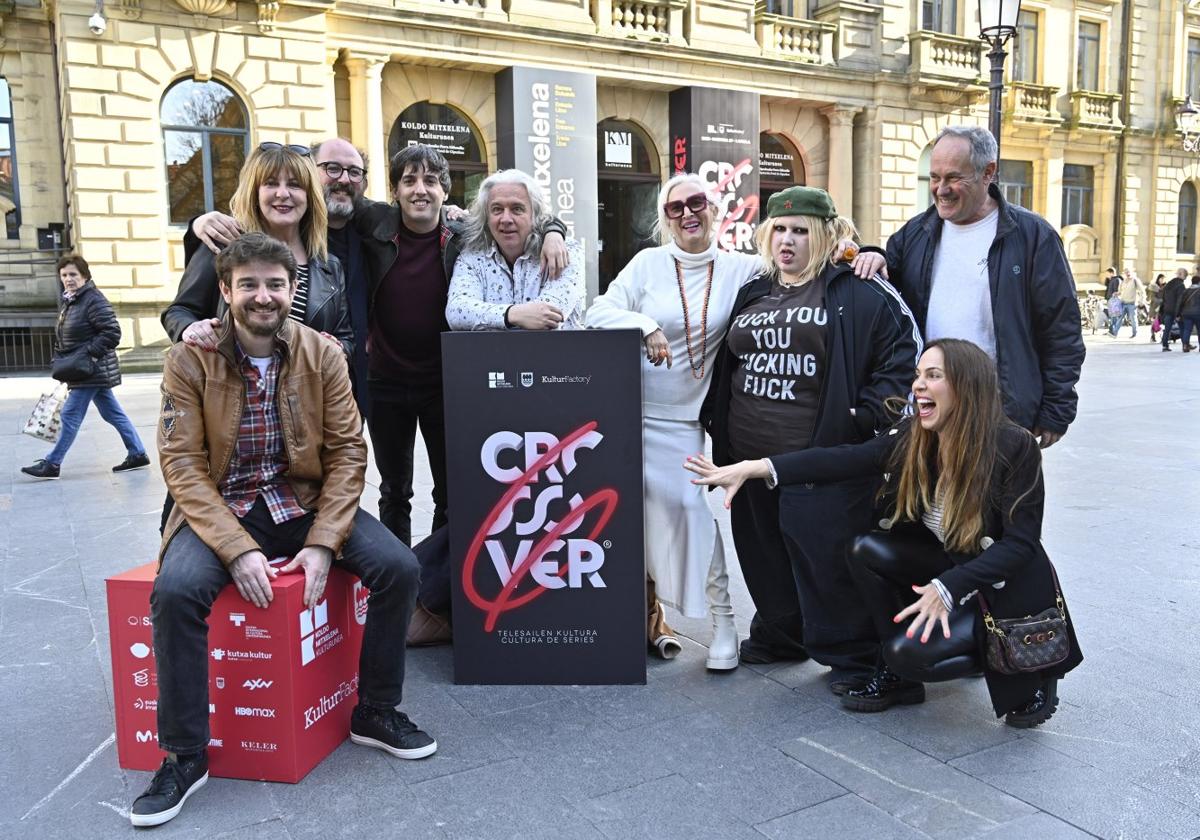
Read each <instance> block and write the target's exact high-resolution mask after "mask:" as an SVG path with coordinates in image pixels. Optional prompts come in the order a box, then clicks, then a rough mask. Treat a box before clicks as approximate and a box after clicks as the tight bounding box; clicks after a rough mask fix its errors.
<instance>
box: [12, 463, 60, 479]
mask: <svg viewBox="0 0 1200 840" xmlns="http://www.w3.org/2000/svg"><path fill="white" fill-rule="evenodd" d="M21 472H23V473H25V475H31V476H33V477H34V478H48V479H57V478H58V473H59V466H58V464H51V463H50V462H49V461H46V460H40V461H34V462H33V466H32V467H21Z"/></svg>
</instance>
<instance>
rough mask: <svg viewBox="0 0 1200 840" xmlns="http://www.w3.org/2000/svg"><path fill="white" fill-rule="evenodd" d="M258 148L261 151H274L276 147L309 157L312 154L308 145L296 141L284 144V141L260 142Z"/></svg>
mask: <svg viewBox="0 0 1200 840" xmlns="http://www.w3.org/2000/svg"><path fill="white" fill-rule="evenodd" d="M258 149H259V151H261V152H273V151H275V150H276V149H287V150H288V151H289V152H292V153H293V154H297V155H300V157H308V156H309V155H310V154H311V153H310V152H309V150H308V146H298V145H296V144H295V143H288V144H287V145H284V144H283V143H271V142H267V143H259V144H258Z"/></svg>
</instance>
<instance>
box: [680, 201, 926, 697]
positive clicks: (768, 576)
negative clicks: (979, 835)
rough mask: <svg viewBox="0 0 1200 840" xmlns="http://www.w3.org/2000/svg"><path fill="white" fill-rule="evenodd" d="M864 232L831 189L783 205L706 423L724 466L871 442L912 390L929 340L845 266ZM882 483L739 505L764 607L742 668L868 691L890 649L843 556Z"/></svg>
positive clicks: (897, 304) (745, 551)
mask: <svg viewBox="0 0 1200 840" xmlns="http://www.w3.org/2000/svg"><path fill="white" fill-rule="evenodd" d="M856 234H857V231H856V230H855V228H854V224H853V223H852V222H851V221H850V220H849V219H844V218H841V217H839V216H838V214H837V211H836V209H835V208H834V206H833V201H832V199H830V197H829V194H828V193H827V192H825V191H824V190H819V189H813V188H810V187H791V188H789V189H786V190H783V191H782V192H778V193H776V194H775V195H773V196H771V198H770V200H769V201H768V202H767V212H766V218H765V219H764V220H763V221H762V222H761V223H760V224H759V227H758V232H757V234H756V238H757V240H758V246H759V252H760V254H761V259H762V262H761V264H760V266H759V268H760V270H761V273H760V274H759V275H758V276H757V277H755V278H754V280H753V281H752V282H751V283H750V284H749V285H747V286H746V287H745V288H743V289H742V290H741V292H740V293H739V294H738V296H737V300H736V301H735V302H734V305H733V315H732V317H731V318H730V326H729V330H728V334H727V335H726V336H725V337H724V340H723V341H721V342H720V354H719V355H718V356H717V362H716V370H715V372H714V374H713V383H712V387H711V389H710V391H709V394H708V398H707V399H706V401H705V404H704V411H703V413H702V418H703V420H704V422H705V426H706V428H708V430H709V433H710V434H711V435H712V439H713V459H714V460H715V461H716V462H717V463H718V464H726V463H730V462H733V461H740V460H743V459H759V458H764V457H767V456H771V455H776V454H778V453H780V452H789V451H793V450H798V449H805V448H807V447H810V446H833V445H837V444H842V443H858V442H861V441H864V440H869V439H870V438H871V437H872V436H873V435H874V434H875V431H876V430H877V429H879V428H883V427H885V426H887V425H888V422H889V419H888V417H887V414H886V412H885V410H884V400H886V399H887V398H889V397H893V396H896V395H898V394H903V393H905V392H906V391H907V390H908V379H909V376H910V375H911V373H912V366H913V363H914V362H915V361H916V358H917V353H918V351H919V348H920V335H919V333H918V332H917V328H916V325H915V323H914V322H913V320H912V317H911V315H909V313H908V311H907V309H905V308H904V304H903V302H902V301H901V300H900V296H899V295H898V294H897V293H896V291H895V289H893V288H892V287H891V286H889V285H888V284H887V283H885V282H884V281H883V280H882V279H880V278H878V277H876V278H874V279H873V280H870V281H868V282H862V281H860V280H859V279H858V278H857V277H856V276H855V271H854V269H853V268H852V267H851V266H850V265H849V264H847V263H845V262H841V261H840V259H839V257H840V255H842V254H843V253H844V247H843V245H842V242H843V240H847V239H852V238H853V237H854V236H855V235H856ZM877 485H878V479H876V478H873V477H866V478H855V479H852V480H847V481H843V482H837V483H832V484H827V485H823V486H820V487H814V486H812V485H808V486H803V485H795V486H789V487H787V488H783V489H782V491H781V490H780V489H776V488H774V487H767V486H766V485H765V484H763V483H761V482H755V483H754V485H753V486H749V487H747V488H746V490H745V491H743V492H742V493H740V494H738V495H737V496H736V500H735V501H734V504H733V508H732V517H731V519H732V522H731V524H732V530H733V541H734V545H735V546H736V547H737V553H738V560H739V562H740V564H741V567H742V572H743V574H744V576H745V579H746V586H747V588H748V589H749V590H750V596H751V598H753V600H754V605H755V607H756V608H757V611H758V612H757V615H756V616H755V618H754V621H753V623H752V624H751V626H750V638H749V639H748V640H747V641H746V643H745V644H744V645H743V646H742V660H743V661H748V662H756V663H766V662H774V661H779V660H787V659H791V660H797V661H803V660H804V659H807V658H809V657H810V656H811V657H812V658H814V659H816V660H817V661H818V662H820V663H822V664H824V665H828V666H830V667H831V668H832V669H833V671H832V673H831V674H830V676H829V688H830V690H831V691H833V692H834V693H835V694H841V693H843V692H845V691H846V690H847V689H848V688H851V687H856V686H858V685H861V684H863V683H865V682H866V681H867V680H869V679H870V677H871V675H872V673H873V672H874V670H875V665H876V661H877V659H878V656H879V638H878V635H877V634H876V632H875V628H874V626H873V625H872V623H871V618H870V615H869V614H868V613H867V610H866V609H865V607H864V606H863V605H862V603H861V599H860V598H859V596H858V593H857V591H856V590H855V588H854V584H853V581H852V580H851V579H850V574H849V570H848V569H847V568H846V567H845V564H844V561H843V558H844V556H845V549H846V546H847V545H848V544H849V542H850V540H851V539H852V537H853V536H854V535H855V534H858V533H861V532H862V531H863V530H865V529H866V527H867V525H868V523H869V520H870V515H871V499H872V497H873V495H874V493H875V490H876V488H877Z"/></svg>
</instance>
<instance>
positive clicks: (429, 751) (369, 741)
mask: <svg viewBox="0 0 1200 840" xmlns="http://www.w3.org/2000/svg"><path fill="white" fill-rule="evenodd" d="M350 740H351V741H353V742H354V743H356V744H359V745H360V746H364V747H374V748H375V749H377V750H383V751H384V752H386V753H391V754H392V755H394V756H396V758H406V759H409V760H410V761H411V760H414V759H418V758H426V757H428V756H431V755H433V754H434V753H435V752H437V747H438V745H437V741H434V742H433V743H432V744H430V745H429V746H427V747H417V748H416V749H414V750H402V749H400V748H399V747H393V746H392V745H391V744H385V743H384V742H383V741H377V740H375V739H374V738H368V737H366V736H365V735H355V734H354V733H353V732H351V733H350Z"/></svg>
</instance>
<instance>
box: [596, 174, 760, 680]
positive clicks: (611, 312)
mask: <svg viewBox="0 0 1200 840" xmlns="http://www.w3.org/2000/svg"><path fill="white" fill-rule="evenodd" d="M716 222H717V214H716V205H715V204H714V203H713V201H712V199H711V198H710V197H709V194H708V187H707V185H706V184H705V183H704V181H703V180H701V179H700V177H699V176H696V175H686V174H685V175H676V176H675V177H674V178H671V179H670V180H669V181H667V183H666V184H664V185H663V188H662V190H661V191H660V192H659V197H658V225H657V232H658V238H659V241H661V242H662V245H660V246H659V247H657V248H647V249H645V250H643V251H641V252H639V253H638V254H637V255H636V256H634V258H633V259H632V260H630V261H629V264H628V265H627V266H625V268H624V269H623V270H622V271H621V273H620V274H619V275H617V277H616V279H614V280H613V282H612V284H611V285H610V286H609V287H608V290H607V291H606V292H605V293H604V294H603V295H601V296H600V297H598V298H596V300H595V301H594V302H593V303H592V305H591V308H590V309H588V312H587V325H588V326H589V327H600V328H605V329H630V328H634V329H639V330H641V332H642V336H643V339H644V343H645V348H646V361H645V363H644V365H643V371H642V404H643V411H642V416H643V420H642V423H643V439H644V447H645V458H644V463H645V505H646V526H645V533H646V538H645V544H646V571H647V574H648V575H649V578H650V580H649V582H648V584H647V593H648V595H647V601H648V609H647V611H648V616H647V639H648V641H649V643H650V645H651V646H652V647H653V648H654V649H655V650H656V651H657V652H658V653H659V655H661V656H662V657H663V658H664V659H672V658H674V657H675V656H676V655H677V654H678V653H679V652H680V650H681V647H680V644H679V641H678V639H676V638H675V634H674V632H673V631H672V630H671V628H670V627H669V626H667V622H666V620H665V617H664V615H663V610H662V605H661V604H660V603H659V601H660V600H661V602H662V603H666V604H669V605H670V606H672V607H674V608H675V609H677V610H679V611H680V612H681V613H683V614H684V615H685V616H688V617H689V618H701V617H703V616H704V615H705V614H706V613H711V615H712V620H713V628H714V630H713V640H712V643H711V644H710V645H709V649H708V657H707V661H706V663H705V664H706V665H707V667H708V668H710V669H714V670H729V669H732V668H736V667H737V665H738V638H737V630H736V628H735V627H734V621H733V607H732V606H731V604H730V600H729V588H728V583H729V577H728V575H727V574H726V572H725V553H724V548H723V546H722V543H721V538H720V535H719V534H718V533H717V527H716V522H715V521H714V520H713V516H712V512H711V511H710V510H709V508H708V502H707V500H706V498H705V494H704V492H703V491H702V490H701V489H700V488H698V487H694V486H692V485H691V484H690V483H689V481H688V480H687V476H686V474H682V471H681V470H680V469H679V465H680V464H681V463H683V460H684V459H685V458H686V457H687V456H688V455H690V454H692V453H694V452H697V451H700V450H702V449H703V448H704V430H703V429H702V428H701V427H700V404H701V402H702V401H703V400H704V395H705V393H707V391H708V384H709V381H710V380H711V378H712V365H713V360H714V357H715V356H716V353H717V350H718V348H719V346H720V339H721V336H722V335H724V333H725V328H726V327H727V326H728V324H729V314H730V312H731V311H732V310H733V301H734V298H735V297H736V296H737V293H738V289H740V288H741V287H742V286H743V285H744V284H745V283H747V282H748V281H749V280H750V278H752V277H753V276H754V275H755V274H756V273H757V272H758V260H757V259H756V258H755V257H753V256H751V255H747V254H738V253H729V252H727V251H722V250H720V249H719V248H718V247H717V241H716V240H717V236H716V234H717V225H716ZM656 596H657V597H656Z"/></svg>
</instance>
